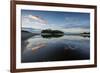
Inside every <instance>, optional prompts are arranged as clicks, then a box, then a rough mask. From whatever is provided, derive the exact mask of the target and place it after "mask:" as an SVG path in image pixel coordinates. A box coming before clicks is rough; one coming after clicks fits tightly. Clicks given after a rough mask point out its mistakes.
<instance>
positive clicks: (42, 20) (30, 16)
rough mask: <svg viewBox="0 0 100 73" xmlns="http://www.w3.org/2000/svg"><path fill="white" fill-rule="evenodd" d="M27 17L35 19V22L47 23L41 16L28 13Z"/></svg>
mask: <svg viewBox="0 0 100 73" xmlns="http://www.w3.org/2000/svg"><path fill="white" fill-rule="evenodd" d="M28 17H29V18H30V19H33V20H36V21H37V22H40V23H42V24H47V21H46V20H44V19H43V18H41V17H39V16H35V15H28Z"/></svg>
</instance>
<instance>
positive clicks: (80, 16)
mask: <svg viewBox="0 0 100 73" xmlns="http://www.w3.org/2000/svg"><path fill="white" fill-rule="evenodd" d="M21 20H22V21H21V25H22V27H25V28H33V29H57V30H62V31H68V32H89V29H90V14H89V13H79V12H58V11H39V10H21Z"/></svg>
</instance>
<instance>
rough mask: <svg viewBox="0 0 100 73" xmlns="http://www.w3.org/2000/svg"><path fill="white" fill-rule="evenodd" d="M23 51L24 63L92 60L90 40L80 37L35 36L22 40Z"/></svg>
mask: <svg viewBox="0 0 100 73" xmlns="http://www.w3.org/2000/svg"><path fill="white" fill-rule="evenodd" d="M49 38H50V39H49ZM22 49H23V50H22V55H21V59H22V60H21V61H22V63H24V62H25V63H26V62H44V61H63V60H84V59H89V58H90V39H89V37H82V36H78V35H77V36H76V35H62V36H61V35H60V36H58V35H56V36H55V35H52V36H51V35H50V36H47V35H46V36H44V35H35V36H33V37H31V38H29V39H27V40H22Z"/></svg>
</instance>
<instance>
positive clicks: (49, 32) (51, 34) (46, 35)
mask: <svg viewBox="0 0 100 73" xmlns="http://www.w3.org/2000/svg"><path fill="white" fill-rule="evenodd" d="M63 35H64V32H62V31H60V30H51V29H45V30H42V31H41V36H42V37H43V38H51V37H56V38H57V37H61V36H63Z"/></svg>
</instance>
